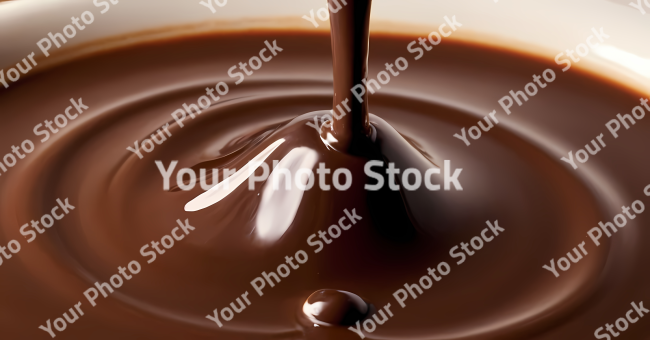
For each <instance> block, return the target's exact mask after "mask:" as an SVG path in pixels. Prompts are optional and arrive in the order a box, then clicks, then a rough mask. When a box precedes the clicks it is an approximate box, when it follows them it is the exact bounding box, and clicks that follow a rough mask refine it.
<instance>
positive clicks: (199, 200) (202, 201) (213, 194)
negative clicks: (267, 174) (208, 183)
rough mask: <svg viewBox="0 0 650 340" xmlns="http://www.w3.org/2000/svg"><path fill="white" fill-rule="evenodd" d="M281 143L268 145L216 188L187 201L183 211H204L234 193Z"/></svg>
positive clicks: (279, 140) (280, 140)
mask: <svg viewBox="0 0 650 340" xmlns="http://www.w3.org/2000/svg"><path fill="white" fill-rule="evenodd" d="M282 143H284V138H281V139H278V140H277V141H275V142H273V144H271V145H269V146H268V147H267V148H266V149H264V151H262V152H260V153H259V154H258V155H257V156H255V157H254V158H253V159H251V160H250V161H249V162H248V163H246V165H244V166H243V167H242V168H241V169H239V171H237V172H236V173H235V174H234V175H232V176H230V177H228V178H227V179H226V180H224V181H221V182H220V183H219V184H217V185H216V186H214V187H212V188H210V190H208V191H206V192H204V193H202V194H201V195H199V196H197V197H196V198H194V199H193V200H191V201H189V202H188V203H187V204H186V205H185V211H199V210H201V209H205V208H207V207H209V206H211V205H213V204H215V203H217V202H219V201H221V200H222V199H224V198H225V197H226V196H228V195H230V193H231V192H233V191H235V189H237V187H239V186H240V185H241V184H242V183H244V182H245V181H246V179H248V178H249V177H250V176H251V175H252V174H254V173H255V170H257V168H259V167H260V166H261V165H262V163H263V162H264V161H265V160H266V158H268V157H269V156H270V155H271V153H273V151H275V149H277V148H278V147H279V146H280V144H282Z"/></svg>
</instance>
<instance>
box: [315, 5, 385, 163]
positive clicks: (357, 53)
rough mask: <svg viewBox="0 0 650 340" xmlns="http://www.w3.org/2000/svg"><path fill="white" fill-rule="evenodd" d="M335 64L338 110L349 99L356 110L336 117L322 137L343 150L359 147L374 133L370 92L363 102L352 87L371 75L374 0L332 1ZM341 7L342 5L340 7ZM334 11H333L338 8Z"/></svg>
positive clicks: (335, 105) (352, 107)
mask: <svg viewBox="0 0 650 340" xmlns="http://www.w3.org/2000/svg"><path fill="white" fill-rule="evenodd" d="M328 3H329V10H330V24H331V36H332V59H333V64H334V104H333V110H334V113H335V114H336V113H337V112H338V114H339V115H340V114H341V113H340V111H337V110H340V109H341V106H342V103H343V102H344V101H345V102H346V103H347V105H349V106H350V109H351V110H352V112H350V113H349V114H346V115H345V116H343V117H337V118H334V119H333V122H332V124H331V127H324V128H323V130H322V132H321V138H322V139H323V140H325V141H327V142H328V143H329V144H330V145H332V146H333V147H334V148H335V149H337V150H339V151H343V152H346V151H354V150H358V149H359V146H360V145H362V144H364V140H367V138H368V136H369V135H370V132H371V128H370V123H369V119H368V100H367V98H368V93H367V92H366V94H364V101H363V102H362V103H359V101H358V100H356V99H354V98H352V96H351V92H350V89H352V87H354V86H355V85H357V84H362V80H363V79H365V78H366V76H367V74H368V35H369V23H370V8H371V3H372V0H349V1H348V4H347V5H341V4H340V3H339V2H338V1H337V0H329V1H328ZM337 6H338V7H337ZM337 8H338V11H337V12H334V11H333V10H336V9H337Z"/></svg>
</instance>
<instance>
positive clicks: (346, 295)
mask: <svg viewBox="0 0 650 340" xmlns="http://www.w3.org/2000/svg"><path fill="white" fill-rule="evenodd" d="M368 309H369V308H368V304H367V303H366V302H365V301H363V299H362V298H360V297H359V296H357V295H356V294H353V293H350V292H345V291H342V290H334V289H321V290H318V291H316V292H314V293H313V294H311V295H310V296H309V298H307V301H305V304H304V305H303V308H302V311H303V312H304V313H305V315H307V317H308V318H309V319H310V320H312V321H313V322H314V323H316V324H319V325H326V326H349V325H353V324H354V323H356V322H357V321H359V320H361V319H363V317H365V316H366V314H368Z"/></svg>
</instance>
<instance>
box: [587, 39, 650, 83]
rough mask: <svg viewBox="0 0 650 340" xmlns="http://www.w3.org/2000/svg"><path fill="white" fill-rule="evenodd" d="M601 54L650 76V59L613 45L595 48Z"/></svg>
mask: <svg viewBox="0 0 650 340" xmlns="http://www.w3.org/2000/svg"><path fill="white" fill-rule="evenodd" d="M594 51H595V52H596V54H598V55H599V56H601V57H603V58H605V59H607V60H609V61H613V62H615V63H617V64H619V65H621V66H623V67H626V68H628V69H630V70H632V71H634V72H635V73H638V74H640V75H642V76H644V77H646V78H650V59H646V58H642V57H639V56H638V55H636V54H632V53H630V52H627V51H624V50H622V49H620V48H618V47H614V46H611V45H600V46H597V47H596V48H594Z"/></svg>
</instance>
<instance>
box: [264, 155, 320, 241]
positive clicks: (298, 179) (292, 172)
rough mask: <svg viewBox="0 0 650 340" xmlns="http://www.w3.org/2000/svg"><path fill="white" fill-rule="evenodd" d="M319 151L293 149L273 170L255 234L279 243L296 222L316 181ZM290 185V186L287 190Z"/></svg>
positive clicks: (265, 239) (265, 184)
mask: <svg viewBox="0 0 650 340" xmlns="http://www.w3.org/2000/svg"><path fill="white" fill-rule="evenodd" d="M317 160H318V154H317V153H316V151H314V150H312V149H309V148H306V147H299V148H295V149H293V150H291V151H290V152H289V153H288V154H287V155H286V156H285V157H284V158H283V159H282V160H281V161H280V162H279V163H278V164H277V165H276V166H275V168H274V169H273V172H272V173H271V175H270V176H269V179H268V180H267V181H266V183H264V188H263V189H262V190H263V191H262V200H261V202H260V206H259V210H258V212H257V217H256V219H255V224H256V228H255V235H256V237H257V238H258V239H259V240H261V241H263V242H265V243H270V242H275V241H277V240H278V239H279V238H280V237H282V235H284V233H285V232H286V231H287V229H288V228H289V226H290V225H291V223H293V220H294V218H295V217H296V213H297V212H298V207H299V206H300V202H301V201H302V195H303V193H304V189H305V188H307V189H308V188H309V186H310V185H308V182H309V181H311V185H313V184H314V180H315V179H314V176H313V171H312V169H313V168H314V166H315V165H316V162H317ZM287 187H288V188H289V189H287Z"/></svg>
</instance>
